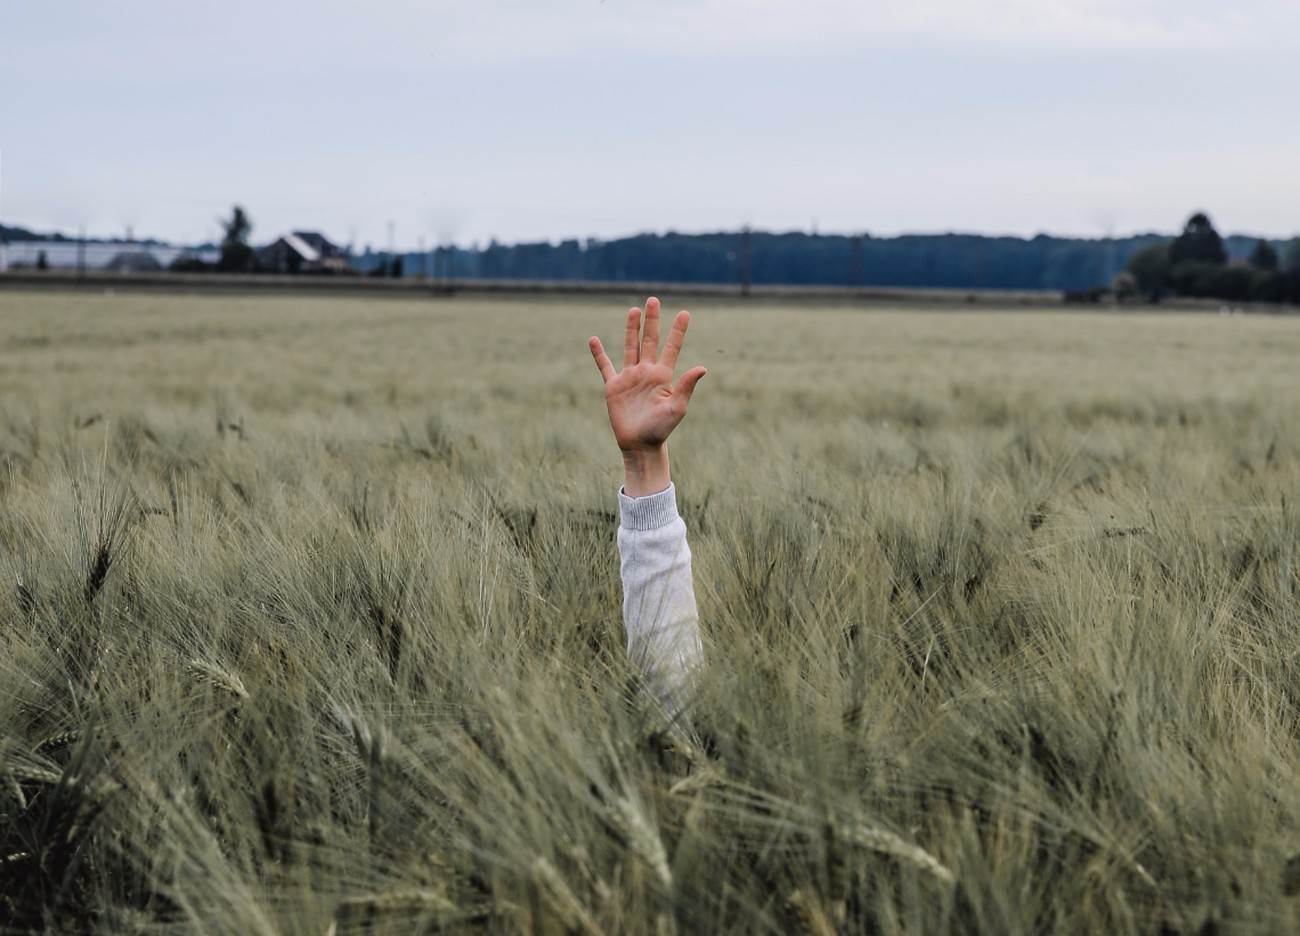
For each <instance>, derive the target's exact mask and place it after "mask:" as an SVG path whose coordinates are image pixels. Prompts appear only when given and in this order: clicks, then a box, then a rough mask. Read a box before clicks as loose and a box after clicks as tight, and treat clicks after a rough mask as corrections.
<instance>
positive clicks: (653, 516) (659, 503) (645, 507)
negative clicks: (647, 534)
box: [618, 484, 678, 531]
mask: <svg viewBox="0 0 1300 936" xmlns="http://www.w3.org/2000/svg"><path fill="white" fill-rule="evenodd" d="M618 509H619V514H620V515H621V516H622V521H623V529H625V530H637V531H641V530H657V529H659V528H660V527H664V526H668V524H670V523H672V522H673V521H674V520H676V519H677V517H678V514H677V489H676V488H675V487H673V485H671V484H669V485H668V487H666V488H664V489H663V490H662V491H660V492H659V493H658V494H647V495H646V496H645V497H628V496H627V495H626V494H624V493H623V489H622V488H619V490H618Z"/></svg>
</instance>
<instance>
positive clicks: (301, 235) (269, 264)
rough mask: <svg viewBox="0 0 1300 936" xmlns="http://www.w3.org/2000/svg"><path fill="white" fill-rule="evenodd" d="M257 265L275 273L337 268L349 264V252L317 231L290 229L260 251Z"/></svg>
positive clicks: (318, 271) (308, 271)
mask: <svg viewBox="0 0 1300 936" xmlns="http://www.w3.org/2000/svg"><path fill="white" fill-rule="evenodd" d="M257 265H258V266H259V267H260V268H261V269H263V270H269V271H271V272H274V273H321V272H326V271H328V272H336V271H339V270H346V269H347V268H348V255H347V254H346V253H345V252H344V251H343V250H342V248H340V247H338V246H337V245H336V244H332V243H330V242H329V240H327V239H326V238H325V235H323V234H320V233H318V232H316V231H290V232H289V233H287V234H284V235H282V236H281V237H280V238H279V239H278V240H276V241H274V242H273V243H271V244H268V245H267V246H265V247H263V248H262V249H261V250H260V251H259V252H258V254H257Z"/></svg>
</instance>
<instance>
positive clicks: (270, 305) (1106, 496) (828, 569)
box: [0, 292, 1300, 936]
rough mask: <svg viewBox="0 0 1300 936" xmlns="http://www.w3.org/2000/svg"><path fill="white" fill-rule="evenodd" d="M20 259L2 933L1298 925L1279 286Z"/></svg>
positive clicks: (3, 557)
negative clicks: (425, 294)
mask: <svg viewBox="0 0 1300 936" xmlns="http://www.w3.org/2000/svg"><path fill="white" fill-rule="evenodd" d="M643 298H644V297H637V296H627V297H612V298H610V299H606V300H598V299H594V298H583V299H574V300H571V301H568V300H559V299H554V298H552V299H548V300H546V301H544V302H536V301H531V300H529V299H527V298H518V299H512V298H500V299H493V300H490V301H489V300H486V299H471V298H457V299H383V300H374V299H369V300H368V299H362V298H324V297H316V298H310V299H308V298H291V297H283V296H281V297H240V296H221V295H209V296H164V295H155V294H148V295H130V294H117V295H99V294H89V293H84V294H78V293H68V294H59V293H52V292H46V293H20V292H0V576H2V579H0V931H4V932H31V931H38V932H43V931H48V932H73V933H75V932H85V933H231V934H235V933H241V934H242V933H262V934H272V933H294V934H297V933H304V934H306V933H311V934H322V936H323V934H335V936H337V934H346V933H432V932H469V933H523V932H528V933H586V934H595V933H629V934H638V933H654V934H668V933H680V934H687V933H810V934H817V936H825V934H833V933H877V932H880V933H926V934H929V933H997V934H1003V933H1042V932H1066V933H1069V932H1077V933H1101V932H1104V933H1156V932H1159V933H1188V934H1191V933H1204V934H1210V933H1291V932H1295V931H1297V930H1300V827H1298V823H1300V744H1298V743H1297V742H1298V732H1300V641H1298V640H1297V637H1298V636H1300V606H1298V604H1297V600H1298V599H1300V552H1298V551H1297V546H1298V543H1300V505H1298V504H1297V493H1298V492H1300V415H1298V414H1300V381H1298V380H1297V377H1296V376H1295V374H1296V366H1295V362H1296V361H1297V360H1300V322H1297V320H1295V319H1293V318H1287V317H1265V316H1258V317H1256V316H1250V317H1245V318H1232V317H1221V316H1217V315H1191V314H1130V313H1113V314H1111V313H1089V314H1083V313H1071V314H1064V313H1061V312H1050V311H1046V310H1044V311H1038V312H1033V311H1029V312H997V311H987V310H975V309H971V310H957V309H952V310H927V309H921V308H917V309H889V308H851V307H847V306H836V305H834V304H833V303H823V304H820V305H805V306H781V305H778V304H771V303H764V302H758V301H753V302H747V303H741V302H737V301H720V300H716V299H715V300H708V301H704V302H699V303H691V302H690V300H689V297H675V296H670V295H666V296H663V297H662V298H663V299H664V303H665V306H666V308H668V309H669V311H672V310H674V309H675V308H677V307H681V306H683V305H685V306H687V307H690V308H691V309H692V311H693V314H694V318H693V320H692V325H691V332H690V335H689V337H688V339H687V346H686V350H685V352H684V354H683V356H682V364H683V365H684V366H689V365H693V364H697V363H699V364H704V365H706V366H707V367H708V368H709V375H708V376H707V377H706V378H705V379H704V381H703V382H702V383H701V384H700V387H699V390H698V392H697V393H696V395H695V398H694V401H693V403H692V410H691V414H690V416H689V417H688V419H687V420H686V422H685V423H684V424H683V425H682V427H681V428H680V429H679V430H678V432H677V433H676V434H675V435H674V438H673V442H672V455H673V472H674V479H675V481H676V483H677V487H678V498H679V503H680V504H681V507H682V512H683V515H684V516H685V518H686V521H687V524H688V529H689V537H690V542H691V545H692V549H693V551H694V555H695V575H696V591H697V595H698V599H699V605H700V610H701V621H702V627H703V631H704V639H705V651H706V656H707V664H706V668H705V670H704V673H703V678H702V680H701V683H700V687H699V691H698V693H697V694H696V695H695V696H694V697H692V698H691V699H689V700H688V704H687V716H686V717H685V718H684V719H683V720H682V721H681V722H680V723H678V724H673V725H666V724H664V723H663V722H662V721H661V720H660V719H659V718H658V717H657V715H656V714H655V713H654V712H653V711H650V710H648V709H647V708H646V706H644V705H642V704H641V703H640V701H639V699H640V696H639V695H638V689H637V685H636V677H635V673H634V672H633V671H632V668H631V667H630V666H629V665H628V663H627V661H626V659H625V653H624V650H623V635H622V623H621V620H620V616H619V608H620V588H619V581H618V560H617V553H616V550H615V543H614V532H615V527H616V523H617V517H616V512H615V511H616V506H617V505H616V498H615V492H616V490H617V486H618V484H619V479H620V478H619V459H618V454H617V451H616V449H615V448H614V445H613V441H612V438H611V436H610V433H609V430H608V426H607V425H606V423H605V417H604V408H603V398H602V395H601V390H600V381H599V377H598V375H597V373H596V371H595V368H594V367H593V366H592V363H591V360H590V358H589V357H588V355H587V351H586V347H585V342H586V338H587V336H588V335H591V334H599V335H601V337H602V338H603V339H605V341H606V344H607V345H610V346H612V347H619V345H620V341H619V335H620V332H621V328H622V323H623V313H624V312H625V311H626V308H627V306H628V305H629V304H631V303H633V302H639V301H640V300H641V299H643Z"/></svg>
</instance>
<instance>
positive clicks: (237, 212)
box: [217, 205, 253, 272]
mask: <svg viewBox="0 0 1300 936" xmlns="http://www.w3.org/2000/svg"><path fill="white" fill-rule="evenodd" d="M221 226H222V228H223V229H224V230H225V235H224V236H223V237H222V238H221V260H220V261H219V262H218V263H217V269H219V270H224V271H227V272H245V271H248V270H251V269H252V268H253V248H252V247H251V246H250V245H249V243H248V237H249V235H250V234H252V233H253V221H252V219H251V218H249V217H248V214H247V213H246V212H245V211H244V209H243V208H241V207H240V206H239V205H236V206H235V207H234V210H233V211H232V212H231V214H230V220H228V221H223V222H222V223H221Z"/></svg>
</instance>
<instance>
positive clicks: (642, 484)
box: [623, 442, 672, 497]
mask: <svg viewBox="0 0 1300 936" xmlns="http://www.w3.org/2000/svg"><path fill="white" fill-rule="evenodd" d="M671 483H672V477H671V476H670V475H669V472H668V444H667V443H666V442H665V443H661V444H660V445H658V446H656V447H654V448H649V449H634V450H631V451H624V452H623V493H624V494H626V495H627V496H628V497H645V496H646V495H648V494H658V493H659V492H660V491H665V490H667V489H668V485H669V484H671Z"/></svg>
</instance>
